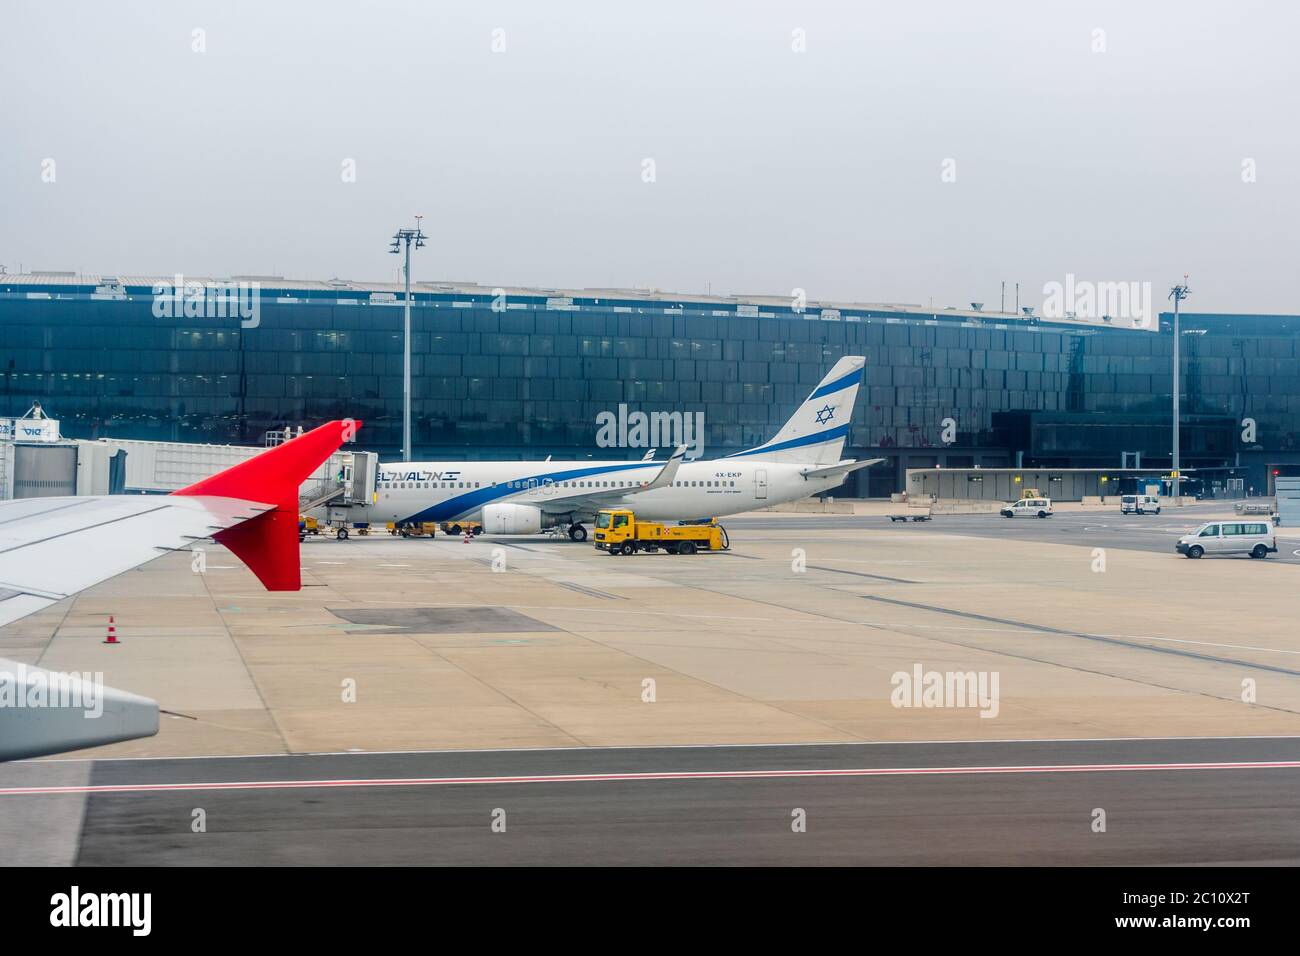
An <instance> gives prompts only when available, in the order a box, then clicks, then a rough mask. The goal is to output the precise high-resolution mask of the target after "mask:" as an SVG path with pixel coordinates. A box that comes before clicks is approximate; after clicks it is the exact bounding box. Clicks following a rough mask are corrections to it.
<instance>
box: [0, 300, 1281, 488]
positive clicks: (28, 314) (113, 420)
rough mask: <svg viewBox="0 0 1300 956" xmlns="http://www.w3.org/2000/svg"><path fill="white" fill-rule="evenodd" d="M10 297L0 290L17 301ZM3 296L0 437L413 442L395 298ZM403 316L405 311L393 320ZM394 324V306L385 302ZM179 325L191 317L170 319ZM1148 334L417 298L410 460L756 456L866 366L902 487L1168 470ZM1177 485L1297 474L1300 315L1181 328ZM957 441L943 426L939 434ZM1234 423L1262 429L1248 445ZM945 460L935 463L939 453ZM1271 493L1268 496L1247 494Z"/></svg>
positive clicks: (907, 313) (726, 307)
mask: <svg viewBox="0 0 1300 956" xmlns="http://www.w3.org/2000/svg"><path fill="white" fill-rule="evenodd" d="M6 278H12V277H6ZM37 278H38V277H24V279H25V281H24V282H23V283H15V284H12V285H6V284H5V279H4V278H0V371H2V372H3V375H4V383H3V388H4V393H5V410H4V412H3V413H0V414H6V415H15V414H20V413H21V412H22V411H23V410H24V409H25V408H27V407H28V406H29V405H30V404H31V402H32V401H40V402H41V404H42V405H43V406H44V407H45V409H46V411H47V413H48V414H50V415H51V416H52V417H55V418H58V419H60V420H61V422H62V428H63V432H64V434H65V435H66V436H68V437H100V436H116V437H122V438H144V439H158V440H178V441H202V442H233V443H240V444H260V442H261V439H262V435H263V433H264V432H265V431H266V430H268V429H271V428H282V427H284V426H286V425H292V426H297V425H299V424H301V425H303V426H305V427H310V426H312V425H315V424H318V423H319V422H321V421H325V420H328V419H331V418H339V417H355V418H360V419H363V420H365V422H366V427H365V429H364V430H363V432H362V434H361V444H362V446H364V447H366V448H369V449H372V450H376V451H379V452H381V453H382V454H383V455H385V456H394V455H395V454H396V453H397V452H398V450H399V448H400V444H401V421H402V408H401V396H402V312H403V310H402V307H401V304H400V302H393V301H391V300H392V298H393V297H392V295H391V294H389V293H382V294H378V297H377V296H376V294H374V293H370V292H367V291H365V290H358V289H357V288H355V287H351V288H348V289H338V290H335V289H306V290H304V289H294V288H285V289H277V288H275V287H274V286H273V283H268V282H265V281H264V282H263V283H262V288H261V290H260V297H259V303H260V305H259V315H258V317H257V323H258V324H257V326H256V327H250V328H243V327H241V322H240V319H239V318H238V317H228V318H206V317H202V316H195V317H191V318H186V317H184V316H182V315H178V316H175V317H171V316H169V315H161V316H160V315H158V314H156V313H157V312H158V310H157V308H156V300H155V297H154V296H153V295H152V289H151V287H150V286H149V285H138V286H137V285H132V284H131V283H130V282H129V281H128V282H127V283H126V285H125V286H124V287H123V288H122V289H121V290H120V292H118V293H116V294H113V295H102V294H96V292H95V286H94V284H93V283H91V284H88V285H77V284H70V283H69V282H68V281H66V280H65V281H63V282H61V283H57V284H54V283H52V284H50V285H48V286H43V285H41V284H40V283H39V281H36V280H37ZM397 298H398V299H400V295H399V296H397ZM381 300H385V301H381ZM178 311H179V310H178ZM1167 320H1168V317H1167V316H1162V317H1161V329H1160V331H1159V332H1151V331H1138V330H1129V329H1123V330H1121V329H1110V328H1105V327H1098V326H1093V325H1088V326H1086V327H1085V326H1082V325H1080V324H1069V325H1067V324H1052V323H1048V322H1033V321H1026V320H1016V319H1010V318H1007V317H1003V316H996V317H995V316H993V315H989V316H987V317H979V316H975V315H972V314H969V313H954V314H952V315H946V314H945V313H944V312H938V313H928V312H919V311H915V310H903V309H898V310H887V309H875V308H866V307H864V308H861V309H851V308H847V307H843V306H841V307H840V308H839V309H838V310H836V311H833V312H830V311H828V312H823V311H822V310H820V309H811V310H809V311H805V312H796V311H794V310H792V309H791V308H789V307H786V306H774V305H770V304H746V303H745V302H743V301H742V302H731V301H727V302H723V303H718V302H713V301H703V302H696V301H690V300H678V299H671V300H670V299H660V300H652V299H647V298H628V299H620V298H617V297H615V298H608V299H606V298H603V297H595V296H593V297H585V296H583V297H576V298H560V297H558V296H553V297H551V298H548V297H547V296H546V295H545V294H540V293H539V294H536V295H510V296H505V297H499V298H494V297H493V296H492V295H491V294H489V293H488V292H486V291H484V292H482V293H478V294H472V293H466V292H459V291H452V292H428V291H420V292H417V294H416V300H415V305H414V307H413V309H412V325H413V343H412V349H413V383H414V384H413V392H414V399H413V422H414V425H413V427H414V432H415V437H414V444H415V453H416V457H417V458H434V459H438V458H447V459H456V458H519V457H544V456H545V455H547V454H551V455H554V456H555V457H556V458H577V457H586V456H588V455H599V456H601V457H640V454H641V453H642V452H643V449H602V448H598V447H597V441H596V436H597V431H598V425H597V416H598V415H599V414H601V413H602V412H614V413H615V414H617V412H618V407H619V406H620V405H625V406H626V410H627V411H628V412H634V411H643V412H656V411H660V412H702V413H703V416H704V425H705V432H704V454H705V455H706V456H710V457H711V456H716V455H721V454H726V453H728V452H732V451H738V450H741V449H743V448H746V447H750V446H752V445H755V444H759V443H761V442H762V441H764V440H766V439H767V438H769V437H771V435H772V434H774V433H775V431H776V430H777V429H778V428H779V427H780V426H781V424H782V423H783V422H784V421H785V420H786V418H787V417H788V416H789V415H790V413H791V412H792V411H793V410H794V408H795V407H796V406H797V405H798V404H799V402H800V401H802V399H803V398H804V397H805V396H806V395H807V393H808V392H809V390H810V389H811V388H812V387H813V386H814V385H816V383H817V382H818V380H819V379H820V378H821V377H822V375H824V374H825V372H826V370H827V369H828V368H829V367H830V365H831V364H832V363H833V362H834V361H835V360H836V359H837V358H839V357H840V356H842V355H846V354H865V355H866V356H867V373H866V379H865V382H864V385H863V387H862V388H861V389H860V391H859V394H858V402H857V407H856V409H855V413H854V418H853V426H852V429H851V432H850V436H849V442H848V447H847V449H846V454H847V455H850V456H853V457H887V458H889V459H890V461H891V463H892V465H893V467H892V468H891V467H888V466H885V467H877V468H873V469H869V470H868V473H867V474H865V475H863V474H859V475H857V476H855V480H857V481H858V482H859V484H857V485H856V486H850V487H849V488H848V489H847V490H846V492H845V493H853V494H864V495H865V494H873V495H880V494H887V493H888V492H890V491H894V490H901V488H902V477H903V476H902V470H903V469H904V468H906V467H920V466H926V465H935V464H940V465H945V466H950V467H962V466H971V465H982V466H988V467H993V466H997V465H1002V466H1013V465H1015V464H1016V454H1017V452H1020V453H1023V456H1024V464H1025V465H1032V464H1039V465H1044V466H1059V467H1070V466H1074V467H1089V466H1115V465H1118V464H1119V462H1120V456H1121V453H1122V452H1141V453H1142V455H1143V463H1144V464H1148V463H1150V464H1155V463H1161V462H1162V463H1164V464H1165V465H1167V464H1168V461H1169V455H1170V426H1169V417H1170V396H1171V389H1172V375H1171V353H1172V339H1173V336H1172V334H1171V332H1170V330H1169V329H1168V321H1167ZM1182 328H1183V332H1184V335H1182V337H1181V338H1182V342H1183V363H1182V364H1183V412H1184V414H1185V416H1186V417H1185V419H1184V423H1183V434H1182V447H1183V453H1184V467H1185V468H1190V467H1197V466H1199V467H1210V466H1225V465H1236V464H1242V465H1245V466H1246V467H1248V468H1255V469H1258V470H1259V476H1260V478H1261V480H1262V479H1263V469H1264V468H1265V467H1266V466H1267V465H1269V464H1272V463H1278V462H1300V443H1298V436H1300V317H1294V316H1237V315H1188V316H1184V317H1183V323H1182ZM947 419H951V420H952V422H951V423H949V422H947V421H946V420H947ZM1246 419H1253V420H1254V432H1253V434H1251V433H1250V431H1249V423H1248V422H1244V420H1246ZM945 439H949V440H945ZM1254 484H1255V485H1256V486H1257V487H1262V484H1261V482H1259V481H1257V482H1254Z"/></svg>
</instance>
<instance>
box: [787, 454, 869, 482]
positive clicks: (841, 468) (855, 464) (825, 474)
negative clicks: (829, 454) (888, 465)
mask: <svg viewBox="0 0 1300 956" xmlns="http://www.w3.org/2000/svg"><path fill="white" fill-rule="evenodd" d="M884 460H885V459H883V458H866V459H864V460H862V461H842V462H840V463H839V464H838V465H827V466H826V467H825V468H805V469H804V470H803V471H801V472H799V474H801V475H803V476H804V477H805V478H832V477H834V476H835V475H847V474H848V473H849V472H851V471H857V470H858V469H859V468H870V467H871V466H872V465H878V464H880V463H881V462H882V461H884Z"/></svg>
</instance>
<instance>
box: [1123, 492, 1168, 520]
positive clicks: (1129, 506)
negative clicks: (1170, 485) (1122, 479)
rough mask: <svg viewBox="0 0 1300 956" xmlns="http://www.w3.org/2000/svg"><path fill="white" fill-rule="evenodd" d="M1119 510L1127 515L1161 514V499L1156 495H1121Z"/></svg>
mask: <svg viewBox="0 0 1300 956" xmlns="http://www.w3.org/2000/svg"><path fill="white" fill-rule="evenodd" d="M1119 512H1120V514H1125V515H1145V514H1155V515H1158V514H1160V499H1159V498H1157V497H1156V496H1155V495H1121V496H1120V499H1119Z"/></svg>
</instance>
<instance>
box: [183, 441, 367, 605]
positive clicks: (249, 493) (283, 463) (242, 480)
mask: <svg viewBox="0 0 1300 956" xmlns="http://www.w3.org/2000/svg"><path fill="white" fill-rule="evenodd" d="M360 428H361V422H359V421H355V420H353V419H345V420H342V421H333V422H326V423H325V424H324V425H321V426H320V427H319V428H314V429H312V430H311V431H309V432H307V433H306V434H305V435H299V436H298V437H297V438H295V439H293V440H291V441H287V442H285V443H284V444H283V445H280V446H278V447H276V448H272V449H270V450H269V451H264V452H262V453H261V454H260V455H254V456H253V457H252V458H249V459H248V460H247V461H241V462H240V463H239V464H238V465H235V466H234V467H233V468H227V469H226V470H225V471H222V472H218V473H217V474H215V475H213V476H212V477H211V478H204V479H203V480H202V481H200V482H196V483H195V484H192V485H190V486H189V487H188V488H182V489H181V490H180V491H174V492H172V494H176V495H212V496H214V497H219V498H242V499H244V500H245V501H264V502H266V503H267V504H273V505H275V506H276V507H275V510H273V511H265V512H263V513H262V514H260V515H258V516H257V517H256V518H251V519H249V520H248V521H245V522H243V523H242V524H237V525H235V526H234V527H233V528H227V529H226V530H225V531H220V532H218V533H217V534H216V536H215V537H216V540H217V541H218V542H219V543H221V544H224V545H225V546H226V547H227V548H229V549H230V550H231V551H233V552H235V554H237V555H238V556H239V557H240V558H241V559H242V560H243V562H244V563H245V564H247V565H248V568H249V570H250V571H252V572H253V573H254V574H256V575H257V577H258V580H260V581H261V582H262V584H264V585H265V586H266V589H267V590H268V591H297V590H299V589H300V588H301V587H302V573H301V567H300V565H299V562H298V487H299V486H300V485H301V484H302V483H303V482H304V481H306V480H307V479H308V478H309V477H310V476H311V474H312V472H314V471H315V470H316V469H317V468H319V467H320V465H321V463H322V462H324V461H325V460H326V459H327V458H329V456H330V455H332V454H334V452H335V451H336V450H338V447H339V446H340V445H342V444H343V442H344V441H350V440H351V439H352V436H353V435H354V434H356V432H357V430H358V429H360Z"/></svg>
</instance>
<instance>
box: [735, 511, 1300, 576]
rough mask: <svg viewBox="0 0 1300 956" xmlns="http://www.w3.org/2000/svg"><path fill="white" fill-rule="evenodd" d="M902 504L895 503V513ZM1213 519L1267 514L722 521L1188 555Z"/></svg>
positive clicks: (1295, 559)
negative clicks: (1184, 551)
mask: <svg viewBox="0 0 1300 956" xmlns="http://www.w3.org/2000/svg"><path fill="white" fill-rule="evenodd" d="M904 510H905V509H904V508H900V511H899V513H900V514H901V513H903V511H904ZM1212 519H1221V520H1225V521H1226V520H1230V519H1236V520H1250V519H1254V520H1267V516H1263V517H1260V516H1255V515H1242V516H1238V515H1236V514H1234V513H1233V511H1232V508H1231V506H1230V505H1229V506H1224V505H1208V504H1204V505H1202V504H1198V505H1197V506H1195V507H1187V508H1183V509H1180V510H1179V511H1176V512H1174V511H1162V512H1161V513H1160V514H1158V515H1122V514H1120V513H1119V510H1118V509H1116V510H1115V511H1104V512H1102V511H1084V512H1071V511H1058V512H1056V514H1054V515H1052V517H1050V518H1043V519H1033V518H1016V519H1007V518H1004V517H1002V516H1001V515H998V514H966V515H943V514H941V515H935V516H934V517H933V518H932V519H931V520H929V521H909V522H907V523H906V524H903V523H901V522H891V521H890V520H889V518H888V517H887V516H885V515H830V514H828V515H809V516H807V517H781V518H768V517H734V518H725V519H721V523H722V524H723V525H724V526H726V527H727V528H729V529H733V530H735V531H758V530H764V531H774V530H780V529H785V530H790V531H803V530H809V531H811V530H824V531H845V530H877V531H879V530H886V529H888V530H892V531H897V532H900V533H901V532H902V531H904V530H906V531H907V532H908V533H915V534H963V535H974V536H976V537H983V538H994V539H1008V540H1017V541H1043V542H1046V543H1049V544H1070V545H1078V546H1080V547H1087V548H1127V549H1129V550H1133V551H1151V552H1155V553H1160V554H1165V555H1168V556H1169V557H1170V558H1177V559H1179V560H1184V561H1185V560H1187V559H1186V558H1183V557H1182V556H1181V555H1179V554H1178V553H1177V552H1176V551H1174V545H1175V544H1176V543H1177V541H1178V539H1179V538H1181V537H1182V536H1183V535H1185V534H1188V533H1190V532H1191V531H1193V530H1195V529H1196V528H1198V527H1199V526H1200V525H1202V524H1204V523H1205V522H1206V521H1209V520H1212ZM1297 550H1300V542H1287V541H1284V540H1282V539H1281V538H1279V539H1278V553H1277V554H1271V555H1269V556H1268V558H1267V560H1266V562H1265V563H1267V562H1268V561H1272V562H1279V563H1287V564H1300V555H1297V554H1295V553H1294V552H1295V551H1297ZM1213 560H1216V561H1237V560H1243V561H1249V560H1251V559H1250V558H1249V557H1247V556H1244V555H1243V556H1240V557H1237V556H1232V557H1218V558H1214V559H1213Z"/></svg>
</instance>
